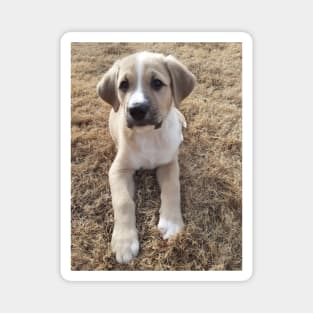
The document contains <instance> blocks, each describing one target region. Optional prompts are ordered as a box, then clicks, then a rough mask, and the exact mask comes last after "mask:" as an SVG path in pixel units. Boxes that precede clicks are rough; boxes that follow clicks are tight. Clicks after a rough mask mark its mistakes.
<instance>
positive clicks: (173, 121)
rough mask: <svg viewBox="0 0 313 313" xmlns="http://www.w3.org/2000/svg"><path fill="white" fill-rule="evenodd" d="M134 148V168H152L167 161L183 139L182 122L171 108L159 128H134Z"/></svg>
mask: <svg viewBox="0 0 313 313" xmlns="http://www.w3.org/2000/svg"><path fill="white" fill-rule="evenodd" d="M134 140H135V143H136V145H135V146H136V148H135V149H133V151H132V152H131V161H132V163H133V164H132V165H133V166H134V168H136V169H139V168H145V169H152V168H155V167H157V166H159V165H162V164H166V163H169V162H170V161H172V160H173V159H174V157H175V154H176V152H177V149H178V147H179V145H180V143H181V142H182V140H183V136H182V124H181V122H180V121H179V118H178V115H177V111H176V110H175V109H174V108H173V109H171V111H170V112H169V114H168V116H167V118H166V120H164V121H163V125H162V127H161V128H160V129H153V128H148V129H138V130H135V135H134Z"/></svg>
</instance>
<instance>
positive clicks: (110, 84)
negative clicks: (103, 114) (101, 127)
mask: <svg viewBox="0 0 313 313" xmlns="http://www.w3.org/2000/svg"><path fill="white" fill-rule="evenodd" d="M118 71H119V65H118V61H116V62H115V63H114V64H113V66H112V67H111V68H110V69H109V70H108V71H107V72H106V73H105V74H104V75H103V77H102V79H101V80H100V81H99V83H98V85H97V94H98V96H99V97H100V98H101V99H102V100H104V101H105V102H107V103H109V104H111V105H112V107H113V109H114V111H115V112H117V111H118V108H119V106H120V103H119V100H118V97H117V90H116V84H117V75H118Z"/></svg>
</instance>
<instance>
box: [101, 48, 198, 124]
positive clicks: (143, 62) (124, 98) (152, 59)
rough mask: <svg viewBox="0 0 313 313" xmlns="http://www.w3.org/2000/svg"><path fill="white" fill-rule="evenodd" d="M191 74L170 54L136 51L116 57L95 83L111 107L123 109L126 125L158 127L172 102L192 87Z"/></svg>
mask: <svg viewBox="0 0 313 313" xmlns="http://www.w3.org/2000/svg"><path fill="white" fill-rule="evenodd" d="M195 81H196V80H195V76H194V75H193V74H192V73H191V72H190V71H189V70H188V69H187V68H186V67H185V66H184V65H183V64H181V63H180V62H179V61H178V60H176V59H175V58H174V57H173V56H171V55H169V56H166V57H165V56H164V55H162V54H157V53H149V52H140V53H136V54H132V55H130V56H127V57H125V58H123V59H120V60H117V61H116V62H115V63H114V64H113V66H112V67H111V68H110V69H109V70H108V71H107V72H106V73H105V74H104V76H103V78H102V79H101V80H100V82H99V83H98V85H97V93H98V95H99V96H100V97H101V98H102V99H103V100H104V101H105V102H107V103H109V104H111V105H112V107H113V109H114V111H115V112H117V111H118V110H121V109H122V110H123V112H124V114H125V118H126V122H127V126H128V127H129V128H132V127H133V126H146V125H154V127H155V128H158V127H160V126H161V125H162V121H163V120H164V118H165V117H166V115H167V113H168V112H169V110H170V108H171V106H172V105H176V106H178V105H179V103H180V102H181V101H182V100H183V99H184V98H186V97H187V96H188V95H189V94H190V93H191V91H192V90H193V88H194V85H195Z"/></svg>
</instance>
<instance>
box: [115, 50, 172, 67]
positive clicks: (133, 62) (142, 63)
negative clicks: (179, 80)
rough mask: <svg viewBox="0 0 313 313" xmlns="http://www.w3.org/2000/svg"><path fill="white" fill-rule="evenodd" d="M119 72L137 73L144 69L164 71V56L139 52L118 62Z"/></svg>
mask: <svg viewBox="0 0 313 313" xmlns="http://www.w3.org/2000/svg"><path fill="white" fill-rule="evenodd" d="M120 69H121V71H132V72H138V70H141V71H145V69H151V70H153V69H155V70H158V71H162V72H163V71H165V70H166V68H165V64H164V56H163V55H162V54H159V53H152V52H139V53H135V54H132V55H129V56H127V57H124V58H123V59H121V60H120Z"/></svg>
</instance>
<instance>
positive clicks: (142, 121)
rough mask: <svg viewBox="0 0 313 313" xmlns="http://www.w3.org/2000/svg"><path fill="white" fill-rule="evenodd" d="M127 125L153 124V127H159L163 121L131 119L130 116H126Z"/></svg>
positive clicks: (142, 125) (130, 126) (129, 126)
mask: <svg viewBox="0 0 313 313" xmlns="http://www.w3.org/2000/svg"><path fill="white" fill-rule="evenodd" d="M126 121H127V127H128V128H133V127H145V126H153V127H154V129H159V128H160V127H161V126H162V122H163V121H157V120H155V119H144V120H140V121H136V120H133V119H132V118H127V119H126Z"/></svg>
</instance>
